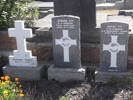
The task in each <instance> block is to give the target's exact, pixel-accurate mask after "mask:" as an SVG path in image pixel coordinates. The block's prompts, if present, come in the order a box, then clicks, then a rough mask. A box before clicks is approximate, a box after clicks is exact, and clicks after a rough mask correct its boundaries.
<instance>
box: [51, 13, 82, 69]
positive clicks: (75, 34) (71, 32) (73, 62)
mask: <svg viewBox="0 0 133 100" xmlns="http://www.w3.org/2000/svg"><path fill="white" fill-rule="evenodd" d="M52 27H53V53H54V64H55V67H59V68H79V67H80V65H81V60H80V19H79V17H75V16H70V15H66V16H56V17H54V18H53V19H52Z"/></svg>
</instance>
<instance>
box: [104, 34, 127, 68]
mask: <svg viewBox="0 0 133 100" xmlns="http://www.w3.org/2000/svg"><path fill="white" fill-rule="evenodd" d="M117 40H118V36H111V42H110V43H109V45H105V44H103V51H109V52H110V53H111V64H110V67H112V68H116V67H118V66H117V53H119V52H120V51H125V48H126V47H125V45H120V44H119V43H118V42H117Z"/></svg>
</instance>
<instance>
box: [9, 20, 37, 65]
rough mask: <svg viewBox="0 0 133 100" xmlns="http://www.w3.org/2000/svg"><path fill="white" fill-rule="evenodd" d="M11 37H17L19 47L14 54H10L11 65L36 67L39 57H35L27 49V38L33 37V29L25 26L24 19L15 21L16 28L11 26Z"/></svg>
mask: <svg viewBox="0 0 133 100" xmlns="http://www.w3.org/2000/svg"><path fill="white" fill-rule="evenodd" d="M8 34H9V37H15V38H16V43H17V49H18V50H14V52H13V54H14V56H13V55H12V56H9V65H10V66H16V67H19V66H22V67H36V66H37V58H36V57H33V56H32V54H31V51H28V50H27V47H26V38H30V37H32V30H31V29H27V28H24V21H15V28H9V30H8Z"/></svg>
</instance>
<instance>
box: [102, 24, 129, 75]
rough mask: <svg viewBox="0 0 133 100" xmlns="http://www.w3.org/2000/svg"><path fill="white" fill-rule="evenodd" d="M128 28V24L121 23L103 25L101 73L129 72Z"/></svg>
mask: <svg viewBox="0 0 133 100" xmlns="http://www.w3.org/2000/svg"><path fill="white" fill-rule="evenodd" d="M128 27H129V25H128V24H125V23H120V22H107V23H103V24H102V25H101V46H100V47H101V54H100V55H101V56H100V58H101V61H100V67H101V71H111V72H122V71H126V70H127V68H126V67H127V52H128V29H129V28H128Z"/></svg>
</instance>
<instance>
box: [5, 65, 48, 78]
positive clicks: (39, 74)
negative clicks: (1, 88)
mask: <svg viewBox="0 0 133 100" xmlns="http://www.w3.org/2000/svg"><path fill="white" fill-rule="evenodd" d="M46 72H47V71H46V68H45V66H44V65H43V64H42V65H38V66H37V67H28V68H27V67H21V66H19V67H13V66H9V65H6V66H5V67H3V73H4V75H5V76H7V75H8V76H11V78H16V77H17V78H19V79H20V80H40V79H43V78H45V76H46V75H45V73H46Z"/></svg>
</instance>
